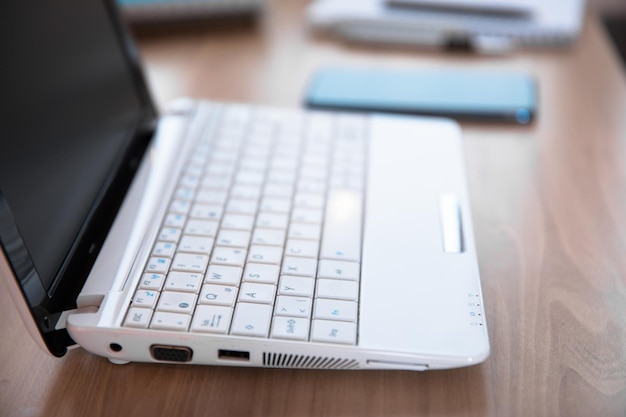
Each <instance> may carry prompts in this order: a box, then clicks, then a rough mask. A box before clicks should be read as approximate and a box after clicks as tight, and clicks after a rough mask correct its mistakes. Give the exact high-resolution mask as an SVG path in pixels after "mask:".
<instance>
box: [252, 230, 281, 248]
mask: <svg viewBox="0 0 626 417" xmlns="http://www.w3.org/2000/svg"><path fill="white" fill-rule="evenodd" d="M252 243H253V244H256V245H274V246H283V245H284V244H285V231H284V230H279V229H263V228H256V229H255V230H254V233H253V235H252Z"/></svg>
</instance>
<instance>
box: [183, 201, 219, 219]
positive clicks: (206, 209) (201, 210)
mask: <svg viewBox="0 0 626 417" xmlns="http://www.w3.org/2000/svg"><path fill="white" fill-rule="evenodd" d="M189 215H190V216H191V217H193V218H196V219H205V220H219V219H220V218H221V217H222V206H220V205H217V204H194V205H193V206H192V207H191V212H190V213H189Z"/></svg>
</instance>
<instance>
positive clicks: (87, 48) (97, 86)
mask: <svg viewBox="0 0 626 417" xmlns="http://www.w3.org/2000/svg"><path fill="white" fill-rule="evenodd" d="M111 7H112V6H111V3H108V2H104V1H102V0H66V1H61V2H50V1H45V0H42V1H35V3H33V2H30V1H29V2H20V1H9V2H4V3H3V5H2V6H1V7H0V15H1V16H2V17H1V18H0V20H1V21H2V25H0V26H1V27H2V28H1V29H0V34H1V35H0V38H1V39H2V40H1V41H0V42H1V43H2V48H1V50H2V54H3V56H2V75H3V77H2V82H3V84H4V85H3V89H2V91H3V93H2V102H3V103H2V105H0V106H1V107H0V108H1V109H2V129H1V131H2V139H1V142H0V200H1V201H0V202H1V203H2V204H3V207H4V209H3V213H4V214H5V217H7V216H9V217H11V222H12V223H13V224H14V226H15V227H14V228H13V229H16V231H17V233H14V235H19V237H20V239H19V240H21V242H19V243H20V244H21V245H22V246H23V248H22V249H24V248H25V249H26V252H25V251H23V250H22V253H28V255H29V256H28V257H29V258H30V264H31V266H30V269H31V271H32V270H34V271H35V275H36V276H38V279H39V280H40V281H41V285H42V287H43V289H44V291H45V293H47V296H48V297H52V296H53V295H54V290H55V289H56V288H57V287H58V285H59V282H60V279H61V277H62V276H63V274H64V273H66V272H67V271H68V268H74V270H72V273H73V274H74V275H76V271H80V272H88V268H89V267H90V265H89V266H81V267H77V266H72V265H71V262H70V258H71V257H72V256H74V255H78V256H79V257H80V256H82V257H83V258H85V259H86V258H88V257H87V256H83V254H81V253H79V252H80V250H83V251H85V249H81V245H82V246H85V247H87V248H88V249H87V250H88V251H89V252H90V253H91V252H93V251H94V248H95V247H96V246H97V245H98V242H97V241H96V240H97V239H96V238H95V236H101V235H103V234H106V232H102V231H96V229H98V228H99V227H102V228H107V227H108V224H107V220H105V219H101V218H99V217H98V216H100V217H102V214H103V213H104V212H105V211H109V212H110V211H114V210H115V209H116V207H114V206H115V205H114V204H113V205H111V204H108V203H107V200H110V199H111V198H113V189H114V188H116V187H117V188H120V185H119V182H120V181H119V170H120V169H123V167H124V164H125V163H127V161H125V159H128V158H129V156H130V155H129V152H130V151H131V150H132V149H133V147H136V144H135V142H136V133H137V130H138V129H139V127H140V125H142V124H145V122H146V120H147V119H148V118H151V117H152V116H153V111H152V107H151V104H150V100H149V98H148V95H147V93H146V90H145V87H144V85H143V82H142V81H141V79H140V75H139V73H138V70H137V65H136V63H134V62H133V59H132V57H129V55H128V53H127V52H128V51H129V50H128V49H127V48H126V47H127V46H128V45H125V44H124V37H123V36H122V32H121V30H120V28H119V27H118V26H116V24H117V23H116V22H117V21H116V19H112V18H111V17H112V16H113V17H114V15H115V11H114V10H113V9H111ZM123 191H124V190H119V193H123ZM118 199H119V198H118ZM118 205H119V204H118ZM7 207H8V209H7ZM105 209H106V210H105ZM7 213H9V214H7ZM107 214H108V217H109V218H110V217H112V216H111V213H107ZM4 221H5V225H6V221H7V219H4ZM109 223H110V222H109ZM6 230H7V228H6V227H5V229H4V231H5V232H6ZM14 231H15V230H14ZM1 232H2V231H0V233H1ZM0 238H2V239H3V240H2V244H3V247H4V249H5V252H8V249H7V246H8V245H9V243H11V244H13V243H15V242H7V239H8V238H7V236H6V233H5V236H2V235H0ZM81 239H86V240H89V239H91V240H92V241H91V242H86V241H84V242H82V243H81ZM89 247H90V249H89ZM85 253H86V252H85ZM7 256H8V257H9V258H11V255H10V254H9V253H7ZM10 260H11V259H10ZM12 263H13V264H14V265H13V266H14V270H15V262H12ZM18 275H19V274H18ZM31 275H32V273H31ZM25 291H26V290H25ZM26 295H27V296H28V294H26ZM30 301H31V305H32V303H33V301H34V300H33V299H32V298H30Z"/></svg>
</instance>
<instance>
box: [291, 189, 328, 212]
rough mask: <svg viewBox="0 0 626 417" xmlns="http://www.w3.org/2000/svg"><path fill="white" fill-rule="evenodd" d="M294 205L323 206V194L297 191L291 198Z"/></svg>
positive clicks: (313, 207)
mask: <svg viewBox="0 0 626 417" xmlns="http://www.w3.org/2000/svg"><path fill="white" fill-rule="evenodd" d="M293 205H294V207H301V208H309V209H321V208H323V207H324V194H316V193H300V192H299V193H297V194H296V196H295V197H294V200H293Z"/></svg>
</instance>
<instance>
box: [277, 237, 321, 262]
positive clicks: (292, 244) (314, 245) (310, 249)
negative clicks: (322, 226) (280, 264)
mask: <svg viewBox="0 0 626 417" xmlns="http://www.w3.org/2000/svg"><path fill="white" fill-rule="evenodd" d="M318 251H319V243H318V242H317V241H316V240H298V239H289V240H288V241H287V246H286V247H285V255H290V256H302V257H305V258H316V259H317V254H318Z"/></svg>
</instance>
